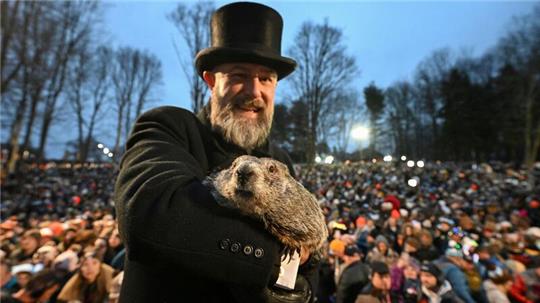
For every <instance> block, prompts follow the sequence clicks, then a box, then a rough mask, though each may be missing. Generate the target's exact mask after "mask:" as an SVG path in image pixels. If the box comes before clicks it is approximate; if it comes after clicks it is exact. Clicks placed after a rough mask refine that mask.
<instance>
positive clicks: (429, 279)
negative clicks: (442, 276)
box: [420, 271, 437, 289]
mask: <svg viewBox="0 0 540 303" xmlns="http://www.w3.org/2000/svg"><path fill="white" fill-rule="evenodd" d="M420 281H421V282H422V285H424V286H425V287H427V288H428V289H433V288H434V287H435V286H437V278H436V277H435V276H434V275H432V274H430V273H428V272H425V271H423V272H421V273H420Z"/></svg>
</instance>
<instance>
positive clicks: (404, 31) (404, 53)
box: [104, 1, 535, 108]
mask: <svg viewBox="0 0 540 303" xmlns="http://www.w3.org/2000/svg"><path fill="white" fill-rule="evenodd" d="M229 2H231V1H219V2H216V7H219V6H221V5H223V4H226V3H229ZM260 2H261V3H264V4H267V5H269V6H271V7H273V8H275V9H276V10H277V11H278V12H280V14H281V15H282V16H283V19H284V32H283V47H282V52H283V53H285V55H286V54H287V50H288V49H289V47H290V46H291V44H292V43H293V41H294V37H295V36H296V33H297V32H298V30H299V29H300V26H301V24H302V23H303V22H304V21H308V20H309V21H312V22H314V23H323V22H324V19H325V18H328V22H329V24H330V25H331V26H335V27H338V28H340V29H342V30H343V34H344V38H345V40H344V42H345V44H346V45H347V50H348V54H349V55H352V56H354V57H355V58H356V60H357V64H358V67H359V68H360V71H361V72H360V74H359V75H358V77H357V78H356V80H355V83H353V86H355V87H357V88H358V90H359V91H361V90H362V89H363V87H365V86H366V85H367V84H369V83H370V82H371V81H374V82H375V83H376V84H377V85H379V86H383V87H386V86H388V85H390V84H392V82H394V81H398V80H403V79H407V78H410V77H411V76H412V73H413V72H414V69H415V68H416V65H417V64H418V63H419V62H420V61H421V60H422V59H423V58H425V57H427V56H428V55H429V54H430V53H431V52H432V51H434V50H436V49H440V48H444V47H449V48H451V49H452V50H453V51H455V52H456V53H459V52H460V51H462V50H466V51H468V52H470V53H472V55H480V54H482V53H483V52H484V51H485V50H486V49H488V48H490V47H492V46H494V45H495V43H496V42H497V39H498V38H499V37H501V36H502V35H503V34H504V33H505V29H506V28H507V27H508V25H509V24H510V22H512V17H513V16H515V15H521V14H524V13H528V12H530V11H531V10H532V7H533V6H534V5H535V2H532V1H529V2H500V1H499V2H485V1H472V2H471V1H469V2H464V1H451V2H440V1H432V2H427V1H420V2H405V1H392V2H383V1H376V2H367V1H315V2H312V1H310V2H305V1H260ZM176 5H177V2H169V1H166V2H163V1H144V2H131V1H125V2H110V3H109V7H108V8H107V13H106V18H105V23H104V27H105V29H106V30H107V31H108V32H109V33H110V38H111V42H112V43H113V45H128V46H133V47H137V48H141V49H147V50H149V51H150V52H152V53H154V54H156V55H157V56H158V57H159V59H161V61H162V64H163V74H164V85H163V87H162V89H161V93H160V94H159V99H160V101H159V102H158V103H156V104H155V105H165V104H167V105H176V106H180V107H185V108H189V106H190V101H189V90H188V87H187V86H186V79H185V77H184V73H183V72H182V70H181V68H180V64H179V61H178V59H177V56H176V53H175V50H174V47H173V43H172V41H173V39H175V38H178V37H175V36H177V31H176V29H175V28H174V26H173V25H172V23H171V22H169V21H168V20H167V19H166V17H165V16H166V14H168V13H170V12H171V11H173V10H174V8H175V7H176ZM286 82H287V81H283V83H280V86H281V87H280V88H278V92H279V91H280V90H281V91H283V90H285V89H286V88H284V87H285V86H286V85H287V83H286ZM279 101H280V100H279V95H278V99H277V102H279Z"/></svg>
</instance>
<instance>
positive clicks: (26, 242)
mask: <svg viewBox="0 0 540 303" xmlns="http://www.w3.org/2000/svg"><path fill="white" fill-rule="evenodd" d="M38 246H39V243H38V241H37V239H36V238H34V237H31V236H24V237H22V238H21V248H22V250H23V251H24V252H25V253H31V252H33V251H35V250H36V249H37V248H38Z"/></svg>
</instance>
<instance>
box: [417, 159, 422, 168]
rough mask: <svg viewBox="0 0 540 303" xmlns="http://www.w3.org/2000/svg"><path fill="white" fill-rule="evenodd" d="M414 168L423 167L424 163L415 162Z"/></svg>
mask: <svg viewBox="0 0 540 303" xmlns="http://www.w3.org/2000/svg"><path fill="white" fill-rule="evenodd" d="M416 166H418V167H424V161H422V160H420V161H418V162H416Z"/></svg>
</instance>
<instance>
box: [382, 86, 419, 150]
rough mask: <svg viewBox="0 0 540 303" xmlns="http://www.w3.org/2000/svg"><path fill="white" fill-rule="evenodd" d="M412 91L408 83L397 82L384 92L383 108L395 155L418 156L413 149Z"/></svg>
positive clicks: (413, 116) (413, 105) (413, 103)
mask: <svg viewBox="0 0 540 303" xmlns="http://www.w3.org/2000/svg"><path fill="white" fill-rule="evenodd" d="M414 95H415V94H414V91H413V87H412V86H411V84H409V83H408V82H405V81H403V82H397V83H395V84H393V85H392V86H390V87H389V88H388V89H387V90H386V92H385V107H386V114H387V119H388V122H389V123H388V126H389V133H390V135H391V137H392V138H393V139H394V140H393V141H394V147H395V152H396V153H397V154H401V155H403V154H405V155H411V156H413V157H416V156H418V151H417V150H415V149H414V147H415V146H414V144H412V143H413V142H415V129H414V126H415V120H416V119H417V115H416V114H415V110H414V107H415V101H414Z"/></svg>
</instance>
